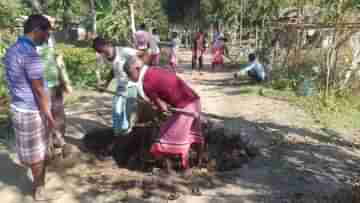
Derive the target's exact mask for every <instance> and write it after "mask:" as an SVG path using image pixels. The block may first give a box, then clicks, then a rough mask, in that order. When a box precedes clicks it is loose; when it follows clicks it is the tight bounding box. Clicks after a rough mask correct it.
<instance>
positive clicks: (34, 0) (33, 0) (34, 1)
mask: <svg viewBox="0 0 360 203" xmlns="http://www.w3.org/2000/svg"><path fill="white" fill-rule="evenodd" d="M28 2H29V3H30V4H31V7H32V9H33V10H34V11H35V12H36V13H43V7H42V6H41V2H40V1H39V0H28Z"/></svg>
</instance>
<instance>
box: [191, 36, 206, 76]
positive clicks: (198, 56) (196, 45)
mask: <svg viewBox="0 0 360 203" xmlns="http://www.w3.org/2000/svg"><path fill="white" fill-rule="evenodd" d="M205 43H206V42H205V34H204V32H203V31H202V30H200V31H199V32H197V33H196V34H195V38H194V39H193V49H192V66H191V68H192V69H195V68H196V64H197V62H199V63H198V65H199V71H200V69H202V66H203V54H204V52H205Z"/></svg>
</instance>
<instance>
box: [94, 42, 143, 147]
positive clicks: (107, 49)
mask: <svg viewBox="0 0 360 203" xmlns="http://www.w3.org/2000/svg"><path fill="white" fill-rule="evenodd" d="M93 48H94V49H95V50H96V52H97V53H99V54H100V55H102V57H103V58H104V59H105V60H104V61H105V62H106V63H108V64H110V65H111V66H112V71H111V72H110V74H109V76H108V77H107V79H106V82H105V84H104V86H103V87H101V88H100V90H104V89H106V88H107V87H108V86H109V84H110V82H111V81H112V79H113V78H115V79H116V80H117V87H116V95H115V96H114V97H113V103H112V120H113V129H114V135H115V136H116V137H117V139H115V141H114V142H113V143H112V144H111V145H110V146H109V147H108V149H107V152H111V151H112V149H113V147H114V145H115V144H116V143H117V142H118V141H120V140H121V141H122V143H124V144H125V145H126V140H128V139H126V137H127V136H124V135H128V134H129V133H130V132H131V130H132V127H133V126H134V125H135V121H136V106H137V103H136V97H137V88H136V83H133V82H131V81H129V80H128V77H127V75H126V73H125V72H124V70H123V66H124V64H125V62H126V59H127V58H128V57H130V56H136V55H141V54H142V53H141V52H139V51H137V50H136V49H133V48H129V47H118V46H113V45H112V44H111V43H110V42H108V41H106V40H105V39H102V38H100V37H97V38H95V39H94V42H93Z"/></svg>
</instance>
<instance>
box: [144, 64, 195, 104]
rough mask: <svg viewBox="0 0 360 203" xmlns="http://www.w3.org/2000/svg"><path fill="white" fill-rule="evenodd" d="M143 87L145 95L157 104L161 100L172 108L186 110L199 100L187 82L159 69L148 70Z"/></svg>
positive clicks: (150, 68)
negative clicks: (185, 108)
mask: <svg viewBox="0 0 360 203" xmlns="http://www.w3.org/2000/svg"><path fill="white" fill-rule="evenodd" d="M142 85H143V89H144V93H145V95H146V96H147V97H148V98H149V99H150V100H151V101H152V102H154V103H155V104H156V102H155V101H156V100H158V99H160V100H162V101H164V102H166V103H167V104H169V105H170V106H172V107H175V108H184V107H186V106H187V105H189V104H190V103H192V102H194V101H196V100H198V99H199V96H198V95H197V94H196V93H195V91H194V90H193V89H191V87H190V86H189V85H187V84H186V83H185V81H183V80H182V79H181V78H179V77H178V76H177V75H176V74H174V73H173V72H170V71H168V70H165V69H163V68H159V67H154V66H151V67H149V68H148V69H147V70H146V73H145V75H144V80H143V84H142Z"/></svg>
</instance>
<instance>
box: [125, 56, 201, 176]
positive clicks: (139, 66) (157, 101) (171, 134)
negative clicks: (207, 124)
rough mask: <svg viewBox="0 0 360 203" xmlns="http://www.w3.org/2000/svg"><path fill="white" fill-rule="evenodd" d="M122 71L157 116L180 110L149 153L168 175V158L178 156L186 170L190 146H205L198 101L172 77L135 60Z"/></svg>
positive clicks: (189, 90) (193, 93) (195, 95)
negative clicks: (163, 164) (160, 161)
mask: <svg viewBox="0 0 360 203" xmlns="http://www.w3.org/2000/svg"><path fill="white" fill-rule="evenodd" d="M124 70H125V72H126V73H127V74H128V76H129V78H130V80H132V81H133V82H137V84H138V89H139V91H138V92H139V95H140V96H141V97H142V98H144V100H146V101H148V102H151V103H152V104H154V105H155V107H156V108H157V109H158V110H159V111H160V112H168V110H169V109H170V108H176V109H180V110H179V111H177V112H175V113H174V114H173V115H172V116H170V118H169V119H168V120H167V121H165V122H164V123H163V124H162V125H161V127H160V137H159V139H158V140H156V142H155V143H154V144H153V145H152V146H151V149H150V152H151V153H152V154H153V155H154V157H155V158H156V159H158V160H164V159H165V160H166V163H167V169H168V171H169V170H170V169H171V165H170V161H169V158H170V157H172V156H178V155H179V156H180V157H181V159H182V162H181V163H182V167H183V168H184V169H186V168H188V155H189V150H190V147H191V145H193V144H198V145H200V146H203V144H204V139H203V137H202V133H201V123H200V116H199V115H200V111H201V106H200V97H199V96H198V95H197V94H196V93H195V91H194V90H193V89H191V88H190V87H189V86H188V85H187V84H186V83H185V82H184V81H183V80H181V79H180V78H179V77H178V76H177V75H176V74H175V73H173V72H170V71H168V70H166V69H162V68H157V67H148V66H146V65H144V64H143V62H142V61H141V60H140V59H139V58H138V57H130V58H129V59H128V60H127V62H126V63H125V65H124ZM168 106H169V107H168ZM182 111H184V112H187V113H188V114H185V113H181V112H182ZM189 114H191V115H189Z"/></svg>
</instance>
